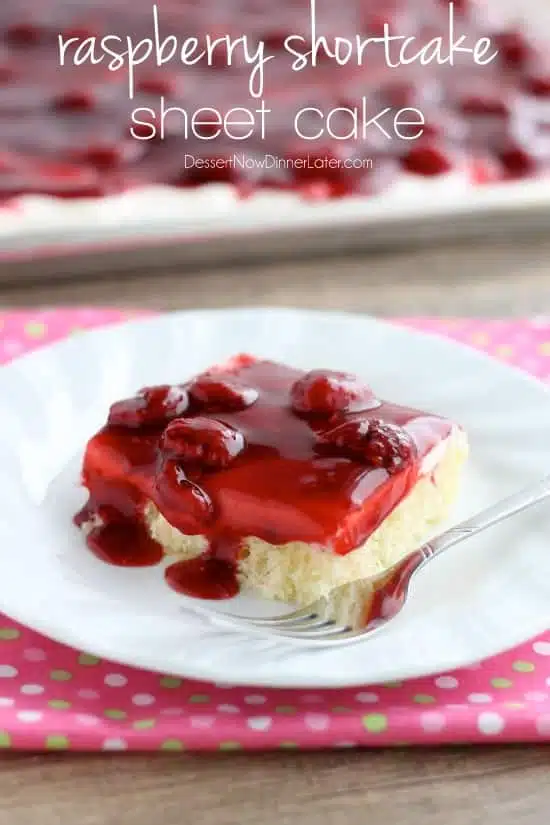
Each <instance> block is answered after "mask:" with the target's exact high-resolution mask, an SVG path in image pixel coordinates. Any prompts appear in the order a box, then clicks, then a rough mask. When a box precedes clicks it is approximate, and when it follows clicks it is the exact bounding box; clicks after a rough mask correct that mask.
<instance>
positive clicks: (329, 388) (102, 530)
mask: <svg viewBox="0 0 550 825" xmlns="http://www.w3.org/2000/svg"><path fill="white" fill-rule="evenodd" d="M208 375H209V377H210V378H212V379H213V380H214V379H215V381H214V383H213V384H212V385H219V386H223V387H232V388H234V387H237V386H238V387H240V388H243V387H244V388H246V390H247V392H249V391H252V390H253V391H254V395H255V400H254V403H252V404H250V405H249V406H246V407H245V408H244V409H242V408H241V409H234V408H233V409H231V408H230V406H229V407H228V408H226V409H225V410H221V407H216V411H210V410H207V409H206V408H205V406H204V405H203V398H202V396H200V403H199V402H198V401H197V400H196V396H193V395H191V401H190V403H189V406H188V408H187V410H186V412H185V416H181V415H174V413H175V410H176V408H177V406H178V403H185V396H184V390H183V389H182V388H181V387H179V388H177V389H178V395H177V398H178V401H177V402H176V403H175V406H174V403H173V399H174V396H175V392H174V389H173V388H169V387H166V386H163V387H159V388H149V389H147V390H146V391H144V392H142V393H141V394H140V395H138V396H136V398H135V399H131V400H130V401H123V402H120V403H119V404H115V405H113V407H112V409H111V414H110V418H109V423H108V424H107V426H106V427H104V428H103V429H102V430H100V432H99V433H97V435H95V436H94V437H93V438H92V439H91V441H90V442H89V444H88V447H87V450H86V457H85V461H84V468H83V482H84V484H85V485H86V487H87V488H88V490H89V493H90V501H89V503H88V505H87V506H86V508H85V509H84V511H83V512H82V513H81V514H79V516H77V522H78V523H80V524H82V523H83V522H90V521H92V522H93V524H96V522H97V521H98V518H99V519H100V524H101V526H100V527H98V528H97V529H94V530H92V533H91V534H90V535H91V536H92V538H91V539H90V540H89V542H88V543H89V545H90V547H91V548H92V550H93V551H94V552H96V553H97V554H98V555H100V556H101V558H103V559H106V558H108V557H109V556H110V555H112V557H113V562H114V563H116V564H121V563H122V564H130V563H131V557H132V549H131V548H132V545H135V546H136V553H137V555H136V564H143V563H144V562H143V559H147V558H150V559H153V558H155V559H156V560H158V558H160V555H161V554H162V553H161V549H160V548H159V546H158V545H156V544H155V542H152V541H151V539H149V538H148V537H147V534H146V529H145V526H144V524H143V513H144V508H145V506H146V505H147V504H148V503H149V502H152V503H153V504H154V505H155V506H156V507H157V508H158V510H160V512H161V513H162V514H163V516H164V517H165V519H166V520H167V521H168V522H169V523H170V524H171V525H172V526H173V527H175V528H176V529H177V530H180V531H181V532H182V533H184V534H185V535H188V536H202V537H203V538H204V541H205V542H206V545H207V550H206V551H205V553H204V554H203V555H202V556H201V559H200V561H198V560H196V559H195V560H193V561H192V562H191V561H189V562H187V561H185V562H178V564H177V565H175V567H171V568H169V570H168V573H167V579H168V581H169V583H170V584H171V585H172V586H173V587H175V588H176V589H178V590H179V591H180V592H184V593H188V594H190V595H195V596H196V595H202V596H203V597H204V598H221V597H223V596H228V595H233V594H234V593H235V592H236V591H237V577H236V573H237V564H238V560H239V558H240V557H241V555H242V554H243V553H245V552H246V538H247V537H249V536H256V537H258V538H260V539H262V540H264V541H266V542H269V543H270V544H274V545H280V544H287V543H289V542H292V541H302V542H307V543H311V544H314V545H319V546H320V547H323V548H325V549H326V550H327V551H332V552H334V553H337V554H345V553H348V552H350V551H351V550H353V549H354V548H356V547H357V546H359V545H360V544H362V543H363V542H364V541H365V540H366V539H367V538H368V537H369V536H370V535H371V533H372V532H373V531H374V530H375V529H376V528H377V527H378V526H379V525H380V524H381V523H382V521H383V520H384V519H385V518H386V516H387V515H388V514H389V513H390V512H391V511H392V510H393V508H394V507H395V506H396V505H397V504H398V503H399V501H401V499H402V498H403V497H404V496H405V495H406V494H407V492H408V491H409V490H410V489H411V487H412V486H413V485H414V483H415V482H416V479H417V477H418V472H419V466H420V462H421V460H422V459H423V457H424V456H425V455H426V454H427V453H428V452H429V451H430V450H431V449H432V448H433V447H434V446H435V445H436V444H437V443H439V441H440V440H441V439H443V438H445V437H446V436H447V435H448V434H449V432H450V427H451V425H450V423H449V422H448V421H446V420H444V419H441V418H438V417H436V416H431V415H426V414H425V413H421V412H418V411H416V410H412V409H408V408H405V407H398V406H395V405H392V404H388V403H387V402H384V401H380V402H378V406H377V407H376V409H375V410H369V409H363V410H360V411H357V410H356V409H355V404H356V403H357V402H358V399H359V403H360V404H364V403H365V399H367V400H368V401H369V403H370V402H371V401H372V398H373V395H372V392H371V391H370V390H369V389H368V388H367V387H366V385H364V384H362V383H361V382H360V381H359V380H358V379H355V378H354V377H353V376H349V375H347V374H345V373H334V372H331V371H327V372H326V373H323V372H321V371H315V372H310V373H304V372H302V371H300V370H296V369H292V368H290V367H285V366H282V365H280V364H275V363H272V362H269V361H255V360H254V359H252V358H251V357H250V356H243V357H242V358H237V359H234V360H233V361H232V362H231V363H230V365H229V366H227V367H226V368H221V369H216V370H212V371H211V372H210V373H209V374H208ZM203 379H204V376H200V377H199V380H198V381H197V382H193V381H192V382H190V383H189V384H188V385H186V386H189V387H190V388H192V387H193V386H195V387H196V386H197V384H198V385H200V382H201V381H203ZM316 382H318V384H316ZM331 382H335V383H334V384H333V383H331ZM212 385H210V386H212ZM316 386H317V389H316ZM319 387H324V389H325V391H326V392H325V393H324V394H323V392H321V391H320V390H319ZM297 388H302V390H303V391H300V392H298V390H297ZM304 388H305V390H304ZM229 397H230V398H232V396H231V394H230V396H229ZM205 398H206V396H205ZM306 398H307V399H309V400H308V402H307V403H306V406H308V405H309V406H308V414H307V415H305V414H304V412H303V402H304V399H306ZM168 399H171V400H170V401H169V402H168V403H167V400H168ZM297 399H299V400H300V404H301V405H302V406H300V410H299V411H298V410H294V409H293V406H292V405H293V403H294V402H295V401H296V400H297ZM218 401H219V399H217V400H216V403H218ZM312 401H313V402H314V404H315V405H316V409H317V408H318V407H322V408H323V410H325V411H326V412H327V413H328V412H330V415H328V416H327V415H326V414H325V413H323V415H317V414H313V415H311V414H309V412H310V410H309V407H310V406H311V405H312ZM346 405H350V407H354V410H353V411H352V412H350V411H349V410H348V408H347V406H346ZM113 410H114V413H113ZM335 422H337V423H335ZM111 524H116V525H117V526H116V527H112V528H111V526H110V525H111ZM125 524H127V525H129V527H128V530H129V532H128V534H127V535H126V534H125V532H124V529H125V528H124V525H125ZM121 525H122V526H121ZM136 530H137V531H141V534H140V538H139V539H137V538H136ZM125 535H126V538H125ZM117 542H119V543H120V546H118V547H117ZM144 548H145V549H144ZM148 554H149V555H148ZM211 562H212V563H211ZM186 571H187V572H186ZM218 574H219V578H217V576H218Z"/></svg>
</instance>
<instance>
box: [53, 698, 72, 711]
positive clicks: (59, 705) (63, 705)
mask: <svg viewBox="0 0 550 825" xmlns="http://www.w3.org/2000/svg"><path fill="white" fill-rule="evenodd" d="M48 705H49V706H50V707H51V708H53V709H54V710H67V709H68V708H70V707H71V703H70V702H66V701H65V699H50V701H49V702H48Z"/></svg>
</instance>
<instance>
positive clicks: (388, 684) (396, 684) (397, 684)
mask: <svg viewBox="0 0 550 825" xmlns="http://www.w3.org/2000/svg"><path fill="white" fill-rule="evenodd" d="M382 687H385V688H389V689H390V690H392V689H393V688H400V687H403V682H385V683H384V684H383V685H382Z"/></svg>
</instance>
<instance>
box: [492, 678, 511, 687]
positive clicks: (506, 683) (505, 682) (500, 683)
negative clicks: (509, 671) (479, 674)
mask: <svg viewBox="0 0 550 825" xmlns="http://www.w3.org/2000/svg"><path fill="white" fill-rule="evenodd" d="M491 684H492V686H493V687H494V688H510V687H512V685H513V682H512V681H511V680H510V679H501V678H500V677H499V676H496V677H495V678H494V679H491Z"/></svg>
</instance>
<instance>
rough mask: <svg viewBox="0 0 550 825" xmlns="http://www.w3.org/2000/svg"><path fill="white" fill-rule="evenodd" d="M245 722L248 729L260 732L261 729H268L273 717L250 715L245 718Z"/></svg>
mask: <svg viewBox="0 0 550 825" xmlns="http://www.w3.org/2000/svg"><path fill="white" fill-rule="evenodd" d="M246 724H247V725H248V727H249V728H250V730H255V731H258V732H259V733H261V732H262V731H266V730H269V728H270V727H271V725H272V724H273V719H272V718H271V716H251V717H250V718H249V719H247V720H246Z"/></svg>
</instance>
